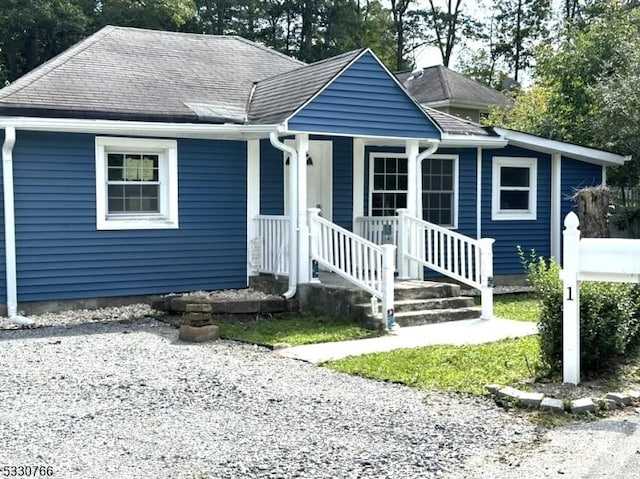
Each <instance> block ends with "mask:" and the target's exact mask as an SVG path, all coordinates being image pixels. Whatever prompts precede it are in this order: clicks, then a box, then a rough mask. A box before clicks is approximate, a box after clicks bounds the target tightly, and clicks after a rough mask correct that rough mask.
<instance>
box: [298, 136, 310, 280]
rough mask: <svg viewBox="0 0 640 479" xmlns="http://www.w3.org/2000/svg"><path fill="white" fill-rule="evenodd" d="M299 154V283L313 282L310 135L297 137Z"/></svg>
mask: <svg viewBox="0 0 640 479" xmlns="http://www.w3.org/2000/svg"><path fill="white" fill-rule="evenodd" d="M296 150H297V152H298V211H297V214H298V283H300V284H306V283H309V282H310V281H311V275H310V269H311V268H310V267H309V265H310V262H311V258H310V256H309V222H308V219H307V153H308V152H309V135H308V134H307V133H298V134H297V135H296Z"/></svg>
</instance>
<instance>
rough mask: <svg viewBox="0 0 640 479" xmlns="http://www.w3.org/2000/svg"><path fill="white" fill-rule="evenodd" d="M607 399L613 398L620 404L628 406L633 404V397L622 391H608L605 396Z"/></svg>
mask: <svg viewBox="0 0 640 479" xmlns="http://www.w3.org/2000/svg"><path fill="white" fill-rule="evenodd" d="M605 398H606V399H613V400H614V401H615V402H616V403H617V404H618V405H620V406H628V405H629V404H631V398H630V397H629V396H628V395H626V394H622V393H608V394H607V395H606V396H605Z"/></svg>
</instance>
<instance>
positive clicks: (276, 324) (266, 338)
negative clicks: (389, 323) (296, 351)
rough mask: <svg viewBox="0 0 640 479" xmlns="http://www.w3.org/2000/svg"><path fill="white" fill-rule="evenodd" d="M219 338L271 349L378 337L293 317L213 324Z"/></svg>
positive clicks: (326, 319)
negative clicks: (273, 347) (276, 346)
mask: <svg viewBox="0 0 640 479" xmlns="http://www.w3.org/2000/svg"><path fill="white" fill-rule="evenodd" d="M216 324H217V325H218V326H219V327H220V335H221V336H222V337H223V338H228V339H236V340H239V341H246V342H250V343H256V344H265V345H275V344H282V343H286V344H290V345H292V346H294V345H299V344H313V343H326V342H330V341H347V340H349V339H363V338H370V337H373V336H379V335H380V333H378V332H376V331H371V330H368V329H364V328H361V327H360V326H357V325H355V324H353V323H351V322H349V321H347V320H344V319H340V318H336V317H331V316H313V315H310V314H303V313H300V314H295V315H290V316H286V317H282V318H277V317H257V318H255V319H251V320H238V319H232V318H223V319H220V320H217V321H216Z"/></svg>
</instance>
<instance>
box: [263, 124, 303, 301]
mask: <svg viewBox="0 0 640 479" xmlns="http://www.w3.org/2000/svg"><path fill="white" fill-rule="evenodd" d="M269 140H270V141H271V144H272V145H273V147H274V148H277V149H278V150H280V151H282V152H284V153H287V154H289V155H290V158H291V160H290V161H289V168H291V169H290V170H289V183H290V187H289V289H287V291H285V292H284V293H283V294H282V296H284V297H285V298H286V299H291V298H293V297H294V296H295V295H296V292H297V289H298V152H297V151H296V149H295V148H292V147H291V146H289V145H286V144H285V143H283V142H281V141H280V140H279V139H278V133H277V132H275V131H272V132H271V133H269ZM294 186H295V187H294Z"/></svg>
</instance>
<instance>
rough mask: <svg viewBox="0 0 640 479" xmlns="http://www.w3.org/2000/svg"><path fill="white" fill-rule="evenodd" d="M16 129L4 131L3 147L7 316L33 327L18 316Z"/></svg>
mask: <svg viewBox="0 0 640 479" xmlns="http://www.w3.org/2000/svg"><path fill="white" fill-rule="evenodd" d="M15 143H16V129H15V128H14V127H13V126H7V127H5V129H4V144H3V145H2V182H3V187H4V188H3V189H4V252H5V263H6V273H7V316H9V320H10V321H11V322H12V323H15V324H22V325H33V324H34V323H35V322H34V321H33V320H32V319H29V318H25V317H23V316H18V282H17V279H16V223H15V210H14V203H13V145H15Z"/></svg>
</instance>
